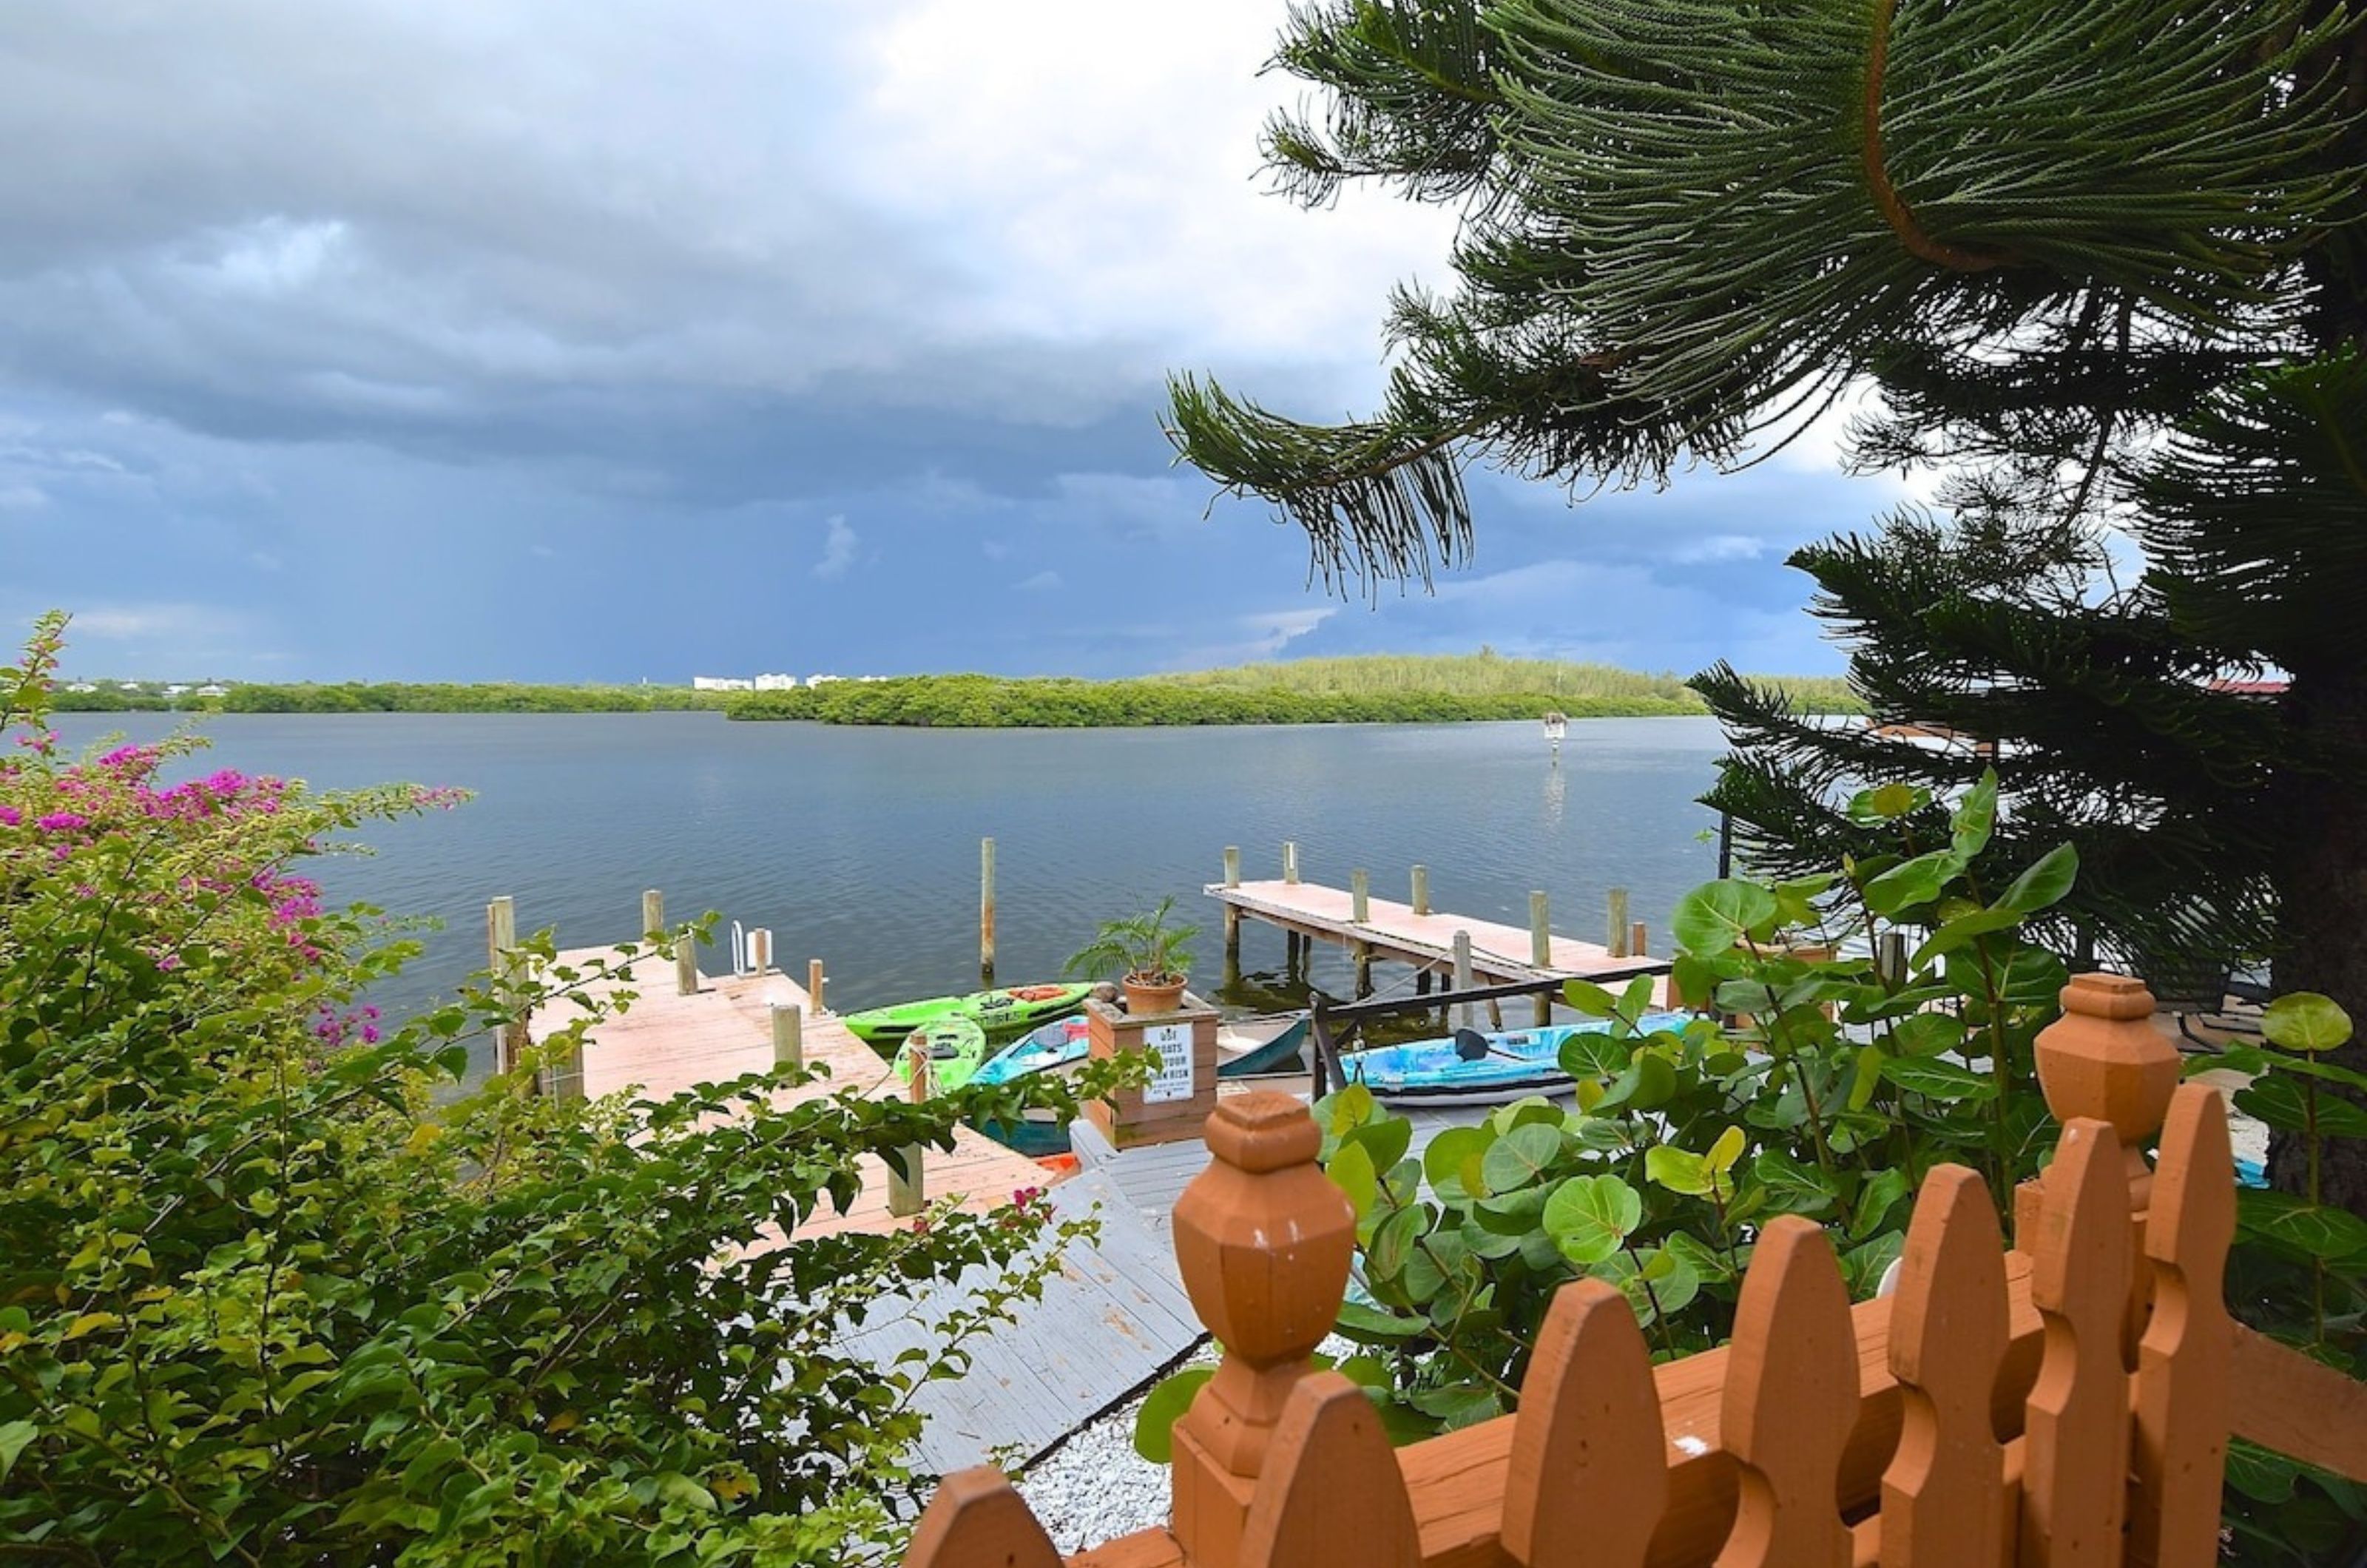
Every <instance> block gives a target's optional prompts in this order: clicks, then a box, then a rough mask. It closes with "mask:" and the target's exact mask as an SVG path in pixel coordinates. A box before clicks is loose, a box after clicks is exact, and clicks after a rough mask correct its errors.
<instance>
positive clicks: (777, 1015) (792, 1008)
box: [771, 1002, 806, 1067]
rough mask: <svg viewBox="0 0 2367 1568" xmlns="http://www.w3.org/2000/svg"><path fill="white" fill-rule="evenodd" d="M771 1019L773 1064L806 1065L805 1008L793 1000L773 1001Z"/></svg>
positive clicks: (787, 1065)
mask: <svg viewBox="0 0 2367 1568" xmlns="http://www.w3.org/2000/svg"><path fill="white" fill-rule="evenodd" d="M771 1013H772V1021H773V1066H776V1067H802V1066H805V1065H806V1015H805V1010H804V1009H803V1008H801V1007H799V1006H798V1004H797V1003H795V1002H775V1003H774V1004H773V1005H772V1008H771Z"/></svg>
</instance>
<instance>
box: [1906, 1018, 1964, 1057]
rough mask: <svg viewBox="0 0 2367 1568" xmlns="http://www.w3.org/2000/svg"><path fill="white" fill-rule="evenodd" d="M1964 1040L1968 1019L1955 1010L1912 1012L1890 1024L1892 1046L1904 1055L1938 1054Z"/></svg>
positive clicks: (1953, 1048) (1953, 1047)
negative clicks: (1957, 1013) (1958, 1015)
mask: <svg viewBox="0 0 2367 1568" xmlns="http://www.w3.org/2000/svg"><path fill="white" fill-rule="evenodd" d="M1964 1043H1965V1021H1964V1020H1963V1019H1961V1018H1958V1017H1957V1016H1956V1015H1955V1014H1954V1013H1952V1012H1918V1013H1909V1014H1908V1016H1907V1017H1905V1018H1902V1019H1900V1020H1899V1021H1897V1023H1894V1024H1892V1025H1891V1026H1890V1047H1891V1049H1892V1050H1893V1051H1894V1052H1896V1053H1897V1054H1898V1055H1902V1056H1936V1055H1940V1054H1941V1053H1942V1052H1943V1051H1954V1050H1955V1049H1957V1048H1958V1047H1959V1046H1961V1045H1963V1044H1964Z"/></svg>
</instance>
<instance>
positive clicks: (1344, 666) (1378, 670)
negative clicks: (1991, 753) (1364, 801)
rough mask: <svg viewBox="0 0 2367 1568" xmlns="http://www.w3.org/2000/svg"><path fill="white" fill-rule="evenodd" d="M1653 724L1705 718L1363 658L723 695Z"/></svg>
mask: <svg viewBox="0 0 2367 1568" xmlns="http://www.w3.org/2000/svg"><path fill="white" fill-rule="evenodd" d="M1772 679H1775V683H1776V684H1777V685H1778V686H1779V687H1780V688H1781V689H1782V690H1784V691H1786V692H1788V693H1790V694H1792V695H1793V696H1794V697H1795V699H1796V700H1797V701H1799V702H1800V703H1802V704H1803V705H1806V706H1808V707H1810V708H1813V709H1815V710H1816V711H1819V712H1823V711H1836V712H1839V711H1850V704H1851V701H1852V700H1851V699H1850V697H1849V696H1848V694H1847V693H1846V691H1844V690H1841V689H1840V683H1839V682H1833V681H1829V680H1827V681H1818V680H1816V679H1813V678H1806V677H1800V678H1791V677H1785V678H1772ZM1549 709H1558V710H1559V711H1561V712H1563V713H1565V714H1568V715H1569V716H1570V717H1572V718H1626V717H1659V716H1673V715H1682V714H1697V713H1702V712H1704V711H1705V709H1704V707H1703V706H1702V705H1701V703H1700V702H1699V701H1698V699H1696V698H1694V697H1693V695H1692V694H1690V693H1688V692H1687V691H1685V689H1684V688H1683V687H1682V685H1680V684H1679V683H1678V682H1676V681H1675V680H1674V678H1672V677H1665V676H1646V675H1637V674H1635V673H1632V672H1630V671H1617V670H1610V669H1608V668H1606V667H1604V666H1601V665H1580V664H1563V663H1557V662H1555V661H1552V660H1508V659H1499V658H1497V657H1496V656H1494V655H1492V654H1487V655H1477V656H1472V657H1469V658H1444V659H1412V658H1391V657H1375V658H1369V659H1328V660H1294V661H1292V662H1290V663H1285V664H1252V665H1245V666H1242V667H1241V668H1240V669H1236V670H1212V671H1199V672H1195V673H1192V674H1184V675H1161V676H1150V677H1145V678H1142V679H1139V680H1126V681H1077V680H1067V679H1046V680H1006V679H1003V678H1002V677H999V676H992V675H910V676H902V677H899V678H897V679H894V680H887V681H833V682H829V683H827V684H825V685H821V686H813V687H804V686H801V687H798V688H797V689H795V690H792V691H786V692H753V693H744V694H733V695H732V696H731V697H730V699H729V700H728V701H727V703H726V704H725V707H724V711H725V712H726V713H727V714H729V715H730V716H731V717H733V718H742V719H810V720H813V721H815V722H818V723H822V724H858V725H903V726H914V727H938V728H1102V727H1113V726H1123V725H1195V724H1441V723H1460V722H1485V721H1498V720H1508V719H1525V720H1535V719H1536V718H1537V717H1539V716H1542V715H1543V714H1545V713H1546V711H1547V710H1549Z"/></svg>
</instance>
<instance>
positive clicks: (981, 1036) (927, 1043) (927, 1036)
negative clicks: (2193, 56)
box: [896, 1013, 986, 1093]
mask: <svg viewBox="0 0 2367 1568" xmlns="http://www.w3.org/2000/svg"><path fill="white" fill-rule="evenodd" d="M915 1044H918V1045H920V1046H922V1047H923V1048H924V1049H925V1050H926V1051H927V1052H928V1054H929V1087H930V1088H931V1089H934V1090H935V1091H936V1092H938V1093H943V1092H944V1091H946V1089H959V1088H961V1087H962V1085H964V1084H966V1083H968V1082H969V1081H970V1079H971V1078H973V1077H977V1076H978V1070H979V1066H980V1063H982V1062H984V1061H985V1060H986V1031H985V1030H983V1029H980V1027H979V1026H978V1021H976V1020H975V1019H968V1018H964V1017H963V1016H962V1015H961V1014H959V1013H948V1014H946V1016H945V1017H943V1018H941V1019H938V1020H937V1021H935V1022H934V1023H924V1024H923V1025H922V1026H921V1027H920V1028H918V1029H915V1030H912V1032H909V1033H907V1034H906V1035H905V1036H904V1042H903V1043H902V1044H901V1045H900V1046H898V1047H897V1050H896V1077H898V1078H899V1079H900V1080H901V1081H902V1082H904V1083H908V1084H909V1083H911V1082H912V1047H913V1046H914V1045H915Z"/></svg>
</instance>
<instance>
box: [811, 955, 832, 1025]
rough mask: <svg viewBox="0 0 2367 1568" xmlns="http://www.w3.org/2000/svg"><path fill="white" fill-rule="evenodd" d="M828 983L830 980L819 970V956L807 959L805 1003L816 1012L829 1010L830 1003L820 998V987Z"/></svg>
mask: <svg viewBox="0 0 2367 1568" xmlns="http://www.w3.org/2000/svg"><path fill="white" fill-rule="evenodd" d="M829 983H830V981H829V979H828V977H827V976H824V975H823V974H822V972H821V959H819V958H809V959H807V960H806V1005H807V1006H808V1007H810V1008H811V1009H813V1010H814V1011H815V1012H816V1013H817V1014H820V1013H825V1012H828V1011H829V1010H830V1004H829V1003H828V1002H826V1001H824V1000H823V999H822V987H824V986H826V985H828V984H829Z"/></svg>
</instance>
